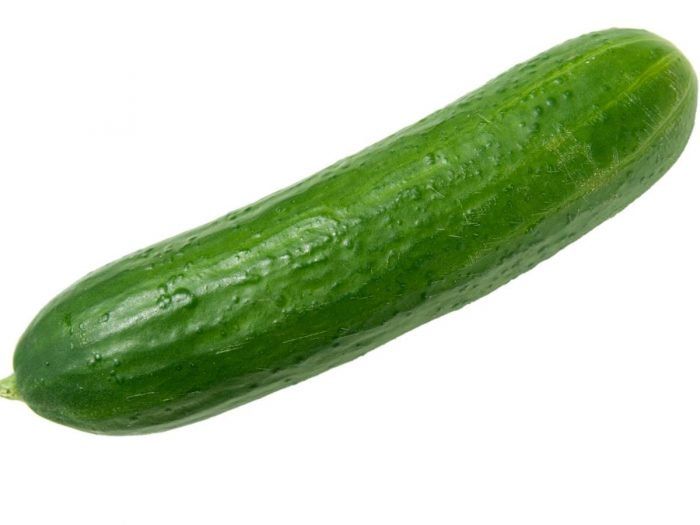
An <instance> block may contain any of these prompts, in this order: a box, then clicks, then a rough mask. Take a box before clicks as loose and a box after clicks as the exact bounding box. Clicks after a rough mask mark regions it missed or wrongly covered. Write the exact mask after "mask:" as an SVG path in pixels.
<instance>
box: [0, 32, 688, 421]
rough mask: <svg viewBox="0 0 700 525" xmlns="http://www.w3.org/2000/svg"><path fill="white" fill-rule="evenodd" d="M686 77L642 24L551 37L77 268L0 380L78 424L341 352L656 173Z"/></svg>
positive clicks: (500, 276)
mask: <svg viewBox="0 0 700 525" xmlns="http://www.w3.org/2000/svg"><path fill="white" fill-rule="evenodd" d="M696 99H697V80H696V77H695V74H694V72H693V69H692V67H691V66H690V64H689V63H688V61H687V60H686V59H685V58H684V57H683V55H682V54H681V53H680V52H679V51H678V50H677V49H676V48H675V47H674V46H672V45H671V44H670V43H668V42H667V41H665V40H663V39H661V38H659V37H657V36H655V35H653V34H651V33H648V32H646V31H642V30H631V29H611V30H607V31H601V32H598V33H592V34H588V35H585V36H582V37H580V38H577V39H574V40H570V41H568V42H565V43H563V44H561V45H559V46H557V47H555V48H553V49H551V50H549V51H547V52H545V53H543V54H541V55H539V56H537V57H535V58H533V59H532V60H530V61H528V62H525V63H523V64H520V65H518V66H515V67H514V68H513V69H511V70H509V71H507V72H506V73H504V74H503V75H501V76H499V77H497V78H496V79H494V80H492V81H490V82H489V83H487V84H486V85H485V86H483V87H482V88H480V89H478V90H476V91H474V92H472V93H470V94H468V95H466V96H465V97H463V98H461V99H459V100H457V101H456V102H454V103H452V104H450V105H449V106H447V107H445V108H444V109H441V110H439V111H437V112H436V113H433V114H432V115H430V116H429V117H427V118H425V119H423V120H421V121H420V122H418V123H416V124H414V125H413V126H410V127H408V128H406V129H403V130H401V131H399V132H398V133H396V134H394V135H392V136H390V137H388V138H387V139H385V140H383V141H381V142H379V143H377V144H375V145H373V146H370V147H369V148H367V149H365V150H363V151H361V152H359V153H357V154H355V155H353V156H351V157H348V158H346V159H344V160H342V161H340V162H338V163H336V164H334V165H332V166H330V167H328V168H326V169H324V170H323V171H321V172H320V173H317V174H316V175H314V176H312V177H310V178H308V179H306V180H304V181H302V182H300V183H298V184H296V185H294V186H292V187H290V188H287V189H285V190H283V191H280V192H278V193H275V194H273V195H271V196H269V197H267V198H265V199H263V200H261V201H259V202H257V203H255V204H253V205H252V206H249V207H247V208H244V209H241V210H238V211H236V212H233V213H231V214H230V215H228V216H225V217H222V218H220V219H218V220H216V221H214V222H212V223H210V224H207V225H204V226H202V227H200V228H197V229H194V230H192V231H189V232H186V233H184V234H182V235H180V236H177V237H174V238H172V239H169V240H166V241H164V242H162V243H160V244H157V245H154V246H152V247H150V248H148V249H145V250H143V251H141V252H138V253H135V254H133V255H131V256H128V257H126V258H124V259H121V260H119V261H117V262H114V263H112V264H110V265H108V266H105V267H104V268H102V269H100V270H98V271H97V272H95V273H92V274H90V275H88V276H87V277H85V278H84V279H82V280H81V281H79V282H78V283H76V284H74V285H73V286H72V287H70V288H68V289H67V290H66V291H64V292H63V293H62V294H60V295H59V296H58V297H56V298H55V299H54V300H53V301H52V302H51V303H50V304H49V305H48V306H46V307H45V308H44V309H43V310H42V311H41V312H40V313H39V314H38V316H37V317H36V318H35V319H34V321H33V322H32V323H31V325H30V326H29V328H28V329H27V330H26V332H25V333H24V335H23V336H22V338H21V340H20V341H19V344H18V346H17V349H16V352H15V358H14V370H15V375H14V377H11V378H9V379H8V380H6V381H4V382H2V383H1V384H0V394H2V395H4V396H6V397H19V398H21V399H23V400H24V401H25V402H26V403H27V404H28V405H29V406H30V407H31V408H32V409H33V410H34V411H36V412H37V413H38V414H40V415H42V416H44V417H46V418H48V419H51V420H53V421H56V422H59V423H62V424H65V425H69V426H71V427H75V428H78V429H82V430H86V431H90V432H95V433H103V434H135V433H146V432H154V431H161V430H166V429H170V428H173V427H177V426H180V425H184V424H187V423H191V422H194V421H197V420H201V419H203V418H206V417H209V416H212V415H214V414H218V413H220V412H223V411H225V410H228V409H230V408H233V407H235V406H238V405H241V404H243V403H246V402H248V401H251V400H253V399H256V398H259V397H261V396H264V395H266V394H269V393H271V392H274V391H276V390H279V389H281V388H283V387H285V386H288V385H291V384H293V383H297V382H299V381H301V380H303V379H306V378H308V377H311V376H313V375H315V374H318V373H320V372H323V371H325V370H328V369H329V368H331V367H334V366H336V365H339V364H341V363H344V362H347V361H349V360H351V359H354V358H356V357H358V356H360V355H362V354H364V353H365V352H367V351H368V350H371V349H372V348H375V347H377V346H378V345H381V344H382V343H384V342H386V341H388V340H390V339H392V338H394V337H396V336H398V335H399V334H402V333H404V332H406V331H408V330H411V329H412V328H414V327H416V326H418V325H420V324H422V323H425V322H427V321H429V320H431V319H434V318H436V317H438V316H440V315H443V314H445V313H447V312H449V311H452V310H455V309H457V308H460V307H462V306H464V305H465V304H467V303H469V302H471V301H474V300H475V299H478V298H479V297H482V296H484V295H485V294H487V293H489V292H491V291H492V290H494V289H495V288H497V287H499V286H501V285H502V284H504V283H506V282H508V281H509V280H511V279H513V278H514V277H516V276H517V275H519V274H521V273H523V272H525V271H527V270H528V269H530V268H532V267H533V266H535V265H536V264H537V263H539V262H540V261H542V260H544V259H546V258H548V257H550V256H551V255H553V254H554V253H556V252H557V251H559V250H560V249H562V248H563V247H564V246H566V245H567V244H569V243H570V242H572V241H573V240H575V239H577V238H578V237H580V236H581V235H583V234H584V233H586V232H588V231H589V230H591V229H592V228H594V227H595V226H596V225H598V224H600V223H601V222H603V221H604V220H606V219H608V218H609V217H611V216H613V215H614V214H615V213H617V212H618V211H620V210H621V209H623V208H624V207H625V206H627V205H628V204H629V203H630V202H632V201H633V200H634V199H635V198H637V197H638V196H639V195H640V194H642V193H643V192H644V191H645V190H646V189H647V188H649V187H650V186H651V185H652V184H653V183H654V182H655V181H656V180H658V179H659V177H661V175H662V174H663V173H664V172H666V171H667V170H668V169H669V167H670V166H671V165H672V164H673V162H674V161H675V160H676V158H677V157H678V156H679V155H680V153H681V151H682V150H683V148H684V146H685V144H686V142H687V140H688V137H689V135H690V132H691V129H692V127H693V122H694V116H695V108H696Z"/></svg>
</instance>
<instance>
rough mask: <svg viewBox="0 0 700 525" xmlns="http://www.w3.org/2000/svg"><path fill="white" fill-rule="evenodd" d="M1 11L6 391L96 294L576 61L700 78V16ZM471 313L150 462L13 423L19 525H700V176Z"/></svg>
mask: <svg viewBox="0 0 700 525" xmlns="http://www.w3.org/2000/svg"><path fill="white" fill-rule="evenodd" d="M236 4H237V3H236V2H202V1H197V2H195V1H192V2H178V1H172V0H169V1H164V2H154V1H144V0H139V1H134V2H131V1H120V2H104V1H103V2H99V1H98V2H96V1H94V0H90V1H85V2H75V1H61V2H56V1H47V2H35V1H29V0H23V1H12V0H8V1H3V2H2V3H0V224H1V226H0V228H1V232H2V248H1V250H2V251H1V252H0V253H1V257H0V286H1V288H0V289H1V290H2V301H0V319H2V322H1V323H0V341H1V342H2V344H1V347H0V358H1V363H2V368H1V369H0V375H5V374H9V373H11V358H12V353H13V347H14V344H15V342H16V341H17V339H18V337H19V336H20V334H21V333H22V331H23V330H24V328H25V327H26V325H27V324H28V323H29V321H30V320H31V319H32V317H33V316H34V315H35V313H36V312H37V311H38V310H39V308H40V307H41V306H43V304H45V303H46V302H47V301H48V300H49V299H50V298H51V297H52V296H54V295H55V294H56V293H57V292H59V291H60V290H61V289H63V288H64V287H66V286H67V285H69V284H70V283H71V282H73V281H74V280H76V279H77V278H79V277H81V276H82V275H83V274H85V273H86V272H88V271H90V270H92V269H94V268H96V267H98V266H100V265H102V264H104V263H106V262H108V261H110V260H112V259H114V258H117V257H119V256H122V255H124V254H126V253H128V252H131V251H133V250H135V249H138V248H141V247H144V246H146V245H148V244H150V243H152V242H155V241H159V240H161V239H162V238H165V237H167V236H170V235H173V234H176V233H179V232H180V231H181V230H184V229H187V228H190V227H193V226H196V225H198V224H200V223H203V222H206V221H208V220H210V219H213V218H215V217H218V216H219V215H222V214H224V213H226V212H228V211H231V210H233V209H235V208H238V207H240V206H243V205H246V204H248V203H250V202H252V201H254V200H257V199H258V198H260V197H262V196H264V195H266V194H268V193H270V192H272V191H274V190H277V189H279V188H281V187H284V186H287V185H289V184H291V183H293V182H295V181H297V180H298V179H300V178H302V177H305V176H307V175H309V174H311V173H313V172H315V171H317V170H319V169H321V168H323V167H325V166H326V165H328V164H330V163H332V162H334V161H336V160H337V159H339V158H341V157H343V156H345V155H348V154H351V153H353V152H355V151H357V150H359V149H361V148H362V147H364V146H366V145H369V144H370V143H372V142H374V141H376V140H378V139H381V138H383V137H384V136H385V135H387V134H389V133H391V132H393V131H395V130H397V129H398V128H401V127H403V126H405V125H408V124H411V123H412V122H414V121H416V120H417V119H419V118H421V117H423V116H424V115H426V114H428V113H430V112H432V111H433V110H435V109H437V108H439V107H441V106H443V105H445V104H446V103H448V102H450V101H452V100H453V99H455V98H457V97H459V96H461V95H462V94H464V93H466V92H467V91H469V90H472V89H474V88H476V87H478V86H479V85H481V84H482V83H484V82H485V81H487V80H488V79H490V78H491V77H493V76H494V75H496V74H498V73H500V72H501V71H503V70H505V69H506V68H508V67H510V66H511V65H513V64H514V63H516V62H518V61H522V60H525V59H527V58H529V57H531V56H532V55H534V54H536V53H538V52H540V51H543V50H544V49H546V48H548V47H550V46H552V45H555V44H558V43H559V42H561V41H563V40H565V39H567V38H571V37H574V36H577V35H579V34H581V33H584V32H588V31H592V30H596V29H604V28H607V27H610V26H633V27H643V28H647V29H650V30H652V31H655V32H657V33H659V34H660V35H662V36H664V37H666V38H668V39H670V40H672V41H673V42H674V43H676V44H677V45H678V46H679V47H680V48H681V49H682V50H683V51H684V52H685V53H686V54H687V56H688V57H689V58H690V59H691V61H694V62H695V64H700V39H699V37H698V29H697V17H696V16H695V15H694V14H692V13H691V12H688V11H687V10H688V9H690V8H692V2H689V1H677V2H674V1H669V0H666V1H664V2H639V1H624V2H614V1H611V0H606V1H604V2H602V1H593V0H586V1H583V2H557V3H543V2H537V1H528V2H513V3H504V2H496V1H491V2H478V3H473V2H464V1H460V2H454V3H448V2H441V1H436V0H431V1H430V2H423V3H408V2H397V3H395V4H389V3H383V2H377V1H373V2H361V1H355V2H347V3H345V5H344V6H343V5H341V4H340V3H334V2H318V3H311V2H304V1H301V0H295V1H294V2H282V1H280V2H247V3H241V4H249V5H247V6H244V5H241V6H238V5H236ZM699 137H700V135H698V133H696V134H695V136H694V138H693V139H691V142H690V144H689V145H688V147H687V149H686V152H685V154H684V155H683V157H682V158H681V159H680V160H679V162H678V163H677V164H676V165H675V166H674V167H673V169H672V170H671V171H670V172H669V173H668V175H667V176H666V177H665V178H664V179H663V180H662V181H661V182H659V183H658V184H657V185H656V186H655V187H654V188H653V189H652V190H651V191H649V192H648V193H647V194H645V195H644V196H643V197H642V198H641V199H640V200H638V201H637V202H635V203H634V204H633V205H632V206H630V207H629V208H628V209H627V210H626V211H625V212H624V213H622V214H620V215H619V216H617V217H616V218H615V219H614V220H612V221H610V222H608V223H606V224H604V225H603V226H602V227H600V228H598V229H597V230H595V231H594V232H592V233H591V234H589V235H587V236H586V237H585V238H583V239H582V240H580V241H579V242H577V243H575V244H574V245H572V246H570V247H569V248H567V249H566V250H564V251H563V252H561V253H560V254H559V255H557V256H556V257H554V258H552V259H550V260H549V261H546V262H545V263H543V264H541V265H540V266H538V267H537V268H536V269H535V270H533V271H531V272H529V273H528V274H526V275H524V276H522V277H520V278H518V279H517V280H515V281H514V282H512V283H510V284H509V285H507V286H506V287H504V288H502V289H500V290H498V291H496V292H495V293H493V294H492V295H490V296H488V297H486V298H484V299H482V300H480V301H478V302H477V303H474V304H472V305H471V306H469V307H467V308H465V309H463V310H462V311H459V312H456V313H452V314H450V315H447V316H446V317H443V318H441V319H439V320H437V321H435V322H433V323H430V324H429V325H427V326H423V327H421V328H420V329H417V330H415V331H413V332H411V333H410V334H407V335H405V336H403V337H401V338H399V339H398V340H396V341H393V342H392V343H390V344H387V345H385V346H384V347H382V348H380V349H378V350H375V351H374V352H372V353H370V354H369V355H368V356H366V357H364V358H362V359H359V360H357V361H355V362H353V363H351V364H348V365H345V366H343V367H340V368H337V369H335V370H333V371H331V372H328V373H326V374H323V375H321V376H319V377H316V378H314V379H312V380H309V381H307V382H305V383H303V384H301V385H298V386H295V387H293V388H289V389H287V390H284V391H282V392H278V393H277V394H274V395H272V396H269V397H267V398H265V399H262V400H259V401H257V402H255V403H252V404H249V405H247V406H244V407H242V408H240V409H237V410H235V411H232V412H229V413H226V414H224V415H221V416H218V417H216V418H213V419H210V420H208V421H205V422H202V423H198V424H196V425H193V426H190V427H186V428H182V429H178V430H175V431H171V432H168V433H164V434H157V435H151V436H145V437H129V438H109V437H98V436H92V435H89V434H83V433H80V432H77V431H74V430H71V429H67V428H63V427H60V426H58V425H55V424H53V423H50V422H47V421H44V420H42V419H41V418H39V417H37V416H35V415H34V414H33V413H31V412H30V410H29V409H28V408H27V407H26V406H24V405H23V404H21V403H11V402H6V401H3V402H2V403H0V515H1V516H2V521H3V523H8V524H10V523H11V524H13V525H17V524H24V523H66V524H71V525H78V524H88V523H89V524H94V523H99V524H133V523H147V524H155V523H167V524H178V523H188V524H192V523H203V524H204V523H206V524H210V523H212V524H215V523H230V524H233V523H237V524H238V523H240V524H259V523H265V524H267V523H270V524H278V523H300V524H305V525H306V524H316V523H319V524H320V523H323V524H345V523H352V524H356V523H369V524H373V523H380V524H387V523H401V524H407V523H409V524H410V523H421V524H425V523H436V524H452V523H460V524H462V523H475V524H509V525H510V524H513V523H527V524H530V523H532V524H537V525H543V524H557V525H561V524H567V525H568V524H584V523H585V524H590V523H596V524H615V525H619V524H627V523H630V524H632V523H634V524H635V525H639V524H652V523H653V524H657V523H658V524H660V523H664V524H665V523H673V524H675V525H680V524H691V523H692V524H697V523H698V522H699V521H700V501H699V499H700V496H699V494H700V335H698V314H699V312H700V308H699V307H698V304H699V303H698V297H700V278H699V277H698V268H699V267H700V251H699V248H698V225H699V224H700V207H699V206H698V199H699V198H700V177H699V176H698V169H699V168H700V149H699Z"/></svg>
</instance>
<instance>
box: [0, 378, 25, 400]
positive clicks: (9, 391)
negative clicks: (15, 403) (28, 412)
mask: <svg viewBox="0 0 700 525" xmlns="http://www.w3.org/2000/svg"><path fill="white" fill-rule="evenodd" d="M0 397H4V398H6V399H19V398H20V397H19V392H17V382H16V381H15V376H13V375H12V376H10V377H6V378H5V379H2V380H0Z"/></svg>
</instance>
